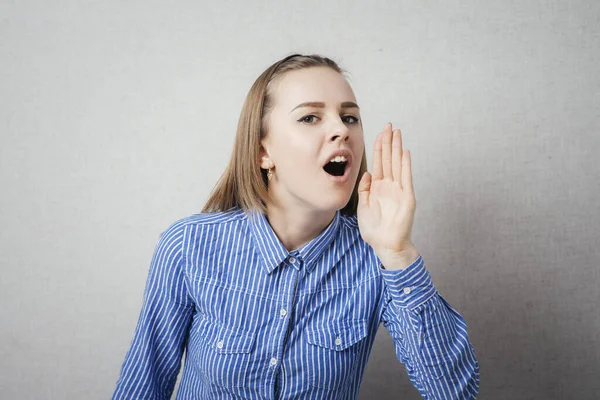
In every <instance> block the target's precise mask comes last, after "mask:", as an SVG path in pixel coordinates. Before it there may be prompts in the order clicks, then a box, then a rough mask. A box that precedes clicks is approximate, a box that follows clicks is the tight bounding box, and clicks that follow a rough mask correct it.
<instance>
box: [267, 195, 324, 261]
mask: <svg viewBox="0 0 600 400" xmlns="http://www.w3.org/2000/svg"><path fill="white" fill-rule="evenodd" d="M334 217H335V212H333V213H332V212H331V211H327V212H316V211H314V210H302V209H293V210H292V209H289V208H288V209H284V208H280V207H277V206H275V205H272V204H269V205H267V219H268V221H269V224H270V225H271V228H273V231H274V232H275V234H276V235H277V237H278V238H279V240H280V241H281V243H283V245H284V246H285V248H286V249H287V250H288V251H292V250H296V249H298V248H299V247H302V246H303V245H304V244H306V243H308V242H310V241H311V240H313V239H314V238H316V237H317V236H319V234H320V233H321V232H323V230H325V228H327V226H329V224H330V223H331V222H332V221H333V219H334Z"/></svg>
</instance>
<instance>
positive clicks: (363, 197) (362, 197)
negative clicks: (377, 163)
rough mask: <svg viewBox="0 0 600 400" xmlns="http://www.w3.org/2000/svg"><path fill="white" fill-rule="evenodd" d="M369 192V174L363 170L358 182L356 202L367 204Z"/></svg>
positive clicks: (362, 204)
mask: <svg viewBox="0 0 600 400" xmlns="http://www.w3.org/2000/svg"><path fill="white" fill-rule="evenodd" d="M370 193H371V174H369V173H368V172H365V173H364V174H363V176H362V178H361V179H360V182H359V183H358V204H360V205H361V206H366V207H368V206H369V194H370Z"/></svg>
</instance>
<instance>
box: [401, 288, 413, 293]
mask: <svg viewBox="0 0 600 400" xmlns="http://www.w3.org/2000/svg"><path fill="white" fill-rule="evenodd" d="M402 291H403V292H404V294H410V292H411V291H412V288H409V287H405V288H404V289H403V290H402Z"/></svg>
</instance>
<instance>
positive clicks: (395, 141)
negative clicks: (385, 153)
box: [392, 129, 402, 182]
mask: <svg viewBox="0 0 600 400" xmlns="http://www.w3.org/2000/svg"><path fill="white" fill-rule="evenodd" d="M392 175H393V176H394V177H393V179H394V181H397V182H401V180H402V134H401V133H400V129H394V131H393V132H392Z"/></svg>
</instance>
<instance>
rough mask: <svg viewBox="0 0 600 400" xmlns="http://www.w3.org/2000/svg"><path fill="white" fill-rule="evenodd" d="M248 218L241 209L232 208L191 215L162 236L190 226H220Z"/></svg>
mask: <svg viewBox="0 0 600 400" xmlns="http://www.w3.org/2000/svg"><path fill="white" fill-rule="evenodd" d="M245 218H246V214H245V213H244V211H243V210H242V209H240V208H231V209H229V210H227V211H214V212H200V213H195V214H190V215H187V216H185V217H182V218H180V219H178V220H176V221H174V222H172V223H171V224H170V225H169V226H168V227H167V228H166V229H165V230H164V231H163V233H162V234H161V235H164V234H165V233H167V232H174V231H182V230H183V229H185V227H187V226H190V225H215V224H216V225H218V224H223V223H229V222H234V221H240V220H243V219H245Z"/></svg>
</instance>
